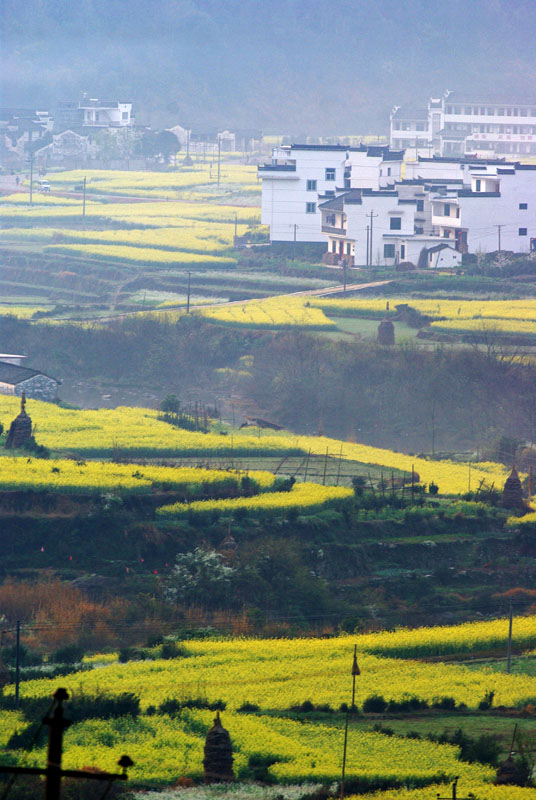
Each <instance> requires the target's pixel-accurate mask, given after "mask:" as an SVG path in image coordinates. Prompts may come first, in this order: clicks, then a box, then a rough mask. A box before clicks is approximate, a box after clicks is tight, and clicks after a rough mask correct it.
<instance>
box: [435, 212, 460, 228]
mask: <svg viewBox="0 0 536 800" xmlns="http://www.w3.org/2000/svg"><path fill="white" fill-rule="evenodd" d="M432 225H437V226H438V227H442V228H461V226H462V221H461V218H460V217H445V216H442V215H439V214H432Z"/></svg>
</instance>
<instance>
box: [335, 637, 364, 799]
mask: <svg viewBox="0 0 536 800" xmlns="http://www.w3.org/2000/svg"><path fill="white" fill-rule="evenodd" d="M358 675H361V671H360V669H359V666H358V664H357V645H354V660H353V662H352V705H351V706H350V708H349V709H347V711H346V722H345V725H344V746H343V751H342V772H341V786H340V792H339V797H341V798H342V797H344V781H345V778H346V751H347V749H348V722H349V719H350V712H352V713H353V711H354V709H355V679H356V677H357V676H358Z"/></svg>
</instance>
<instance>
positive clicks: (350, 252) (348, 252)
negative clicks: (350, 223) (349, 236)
mask: <svg viewBox="0 0 536 800" xmlns="http://www.w3.org/2000/svg"><path fill="white" fill-rule="evenodd" d="M346 255H347V256H351V255H352V245H351V244H350V242H346Z"/></svg>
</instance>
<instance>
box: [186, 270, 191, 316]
mask: <svg viewBox="0 0 536 800" xmlns="http://www.w3.org/2000/svg"><path fill="white" fill-rule="evenodd" d="M191 275H192V273H191V272H190V270H188V292H187V294H186V313H187V314H189V313H190V277H191Z"/></svg>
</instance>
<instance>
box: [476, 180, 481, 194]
mask: <svg viewBox="0 0 536 800" xmlns="http://www.w3.org/2000/svg"><path fill="white" fill-rule="evenodd" d="M481 186H482V181H481V180H480V178H477V179H476V183H475V189H476V191H477V192H479V191H480V187H481Z"/></svg>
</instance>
